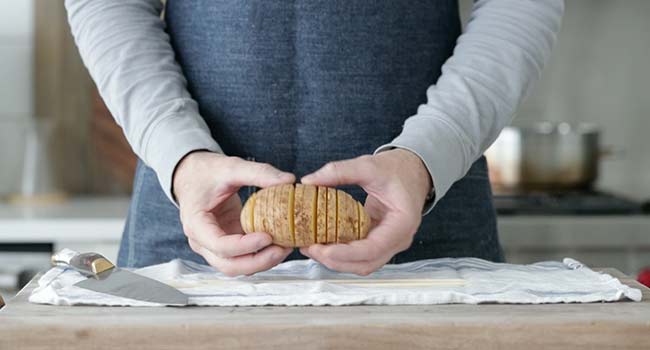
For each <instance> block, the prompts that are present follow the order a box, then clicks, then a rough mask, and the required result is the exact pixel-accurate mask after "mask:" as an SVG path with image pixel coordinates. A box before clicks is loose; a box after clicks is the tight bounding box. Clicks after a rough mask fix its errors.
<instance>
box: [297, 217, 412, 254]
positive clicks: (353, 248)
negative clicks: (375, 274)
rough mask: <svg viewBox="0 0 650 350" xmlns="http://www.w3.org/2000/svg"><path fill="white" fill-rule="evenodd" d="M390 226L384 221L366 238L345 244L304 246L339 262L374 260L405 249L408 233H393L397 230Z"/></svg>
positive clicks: (310, 250)
mask: <svg viewBox="0 0 650 350" xmlns="http://www.w3.org/2000/svg"><path fill="white" fill-rule="evenodd" d="M391 226H392V225H390V224H388V223H385V222H384V223H382V224H380V225H378V226H376V227H374V228H373V229H372V230H371V231H370V232H369V233H368V237H367V238H366V239H362V240H358V241H352V242H348V243H345V244H328V245H322V244H315V245H311V246H309V247H306V251H307V252H309V253H315V254H318V255H319V256H324V257H327V258H328V259H331V260H334V261H341V262H357V261H374V260H377V259H381V258H383V257H385V256H386V255H391V256H392V255H394V254H396V253H397V252H400V251H402V250H404V249H407V248H408V247H409V246H410V245H411V241H412V239H410V238H409V237H410V236H408V235H398V234H395V233H396V232H398V231H396V230H395V229H393V228H392V227H391ZM301 251H302V250H301Z"/></svg>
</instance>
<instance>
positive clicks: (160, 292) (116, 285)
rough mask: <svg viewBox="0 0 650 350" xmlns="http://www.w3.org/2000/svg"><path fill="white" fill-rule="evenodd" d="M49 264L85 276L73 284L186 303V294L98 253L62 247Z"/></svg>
mask: <svg viewBox="0 0 650 350" xmlns="http://www.w3.org/2000/svg"><path fill="white" fill-rule="evenodd" d="M52 265H55V266H64V267H69V268H72V269H74V270H76V271H78V272H80V273H81V274H83V275H84V276H87V277H88V278H87V279H85V280H83V281H80V282H77V283H75V286H77V287H81V288H84V289H88V290H92V291H95V292H100V293H105V294H109V295H115V296H118V297H123V298H129V299H134V300H140V301H148V302H152V303H159V304H165V305H170V306H185V305H187V303H188V297H187V295H185V294H183V293H181V292H180V291H179V290H178V289H176V288H173V287H171V286H169V285H167V284H164V283H162V282H158V281H156V280H154V279H151V278H148V277H145V276H141V275H138V274H136V273H133V272H131V271H128V270H124V269H120V268H118V267H116V266H115V265H113V264H112V263H111V262H110V261H109V260H108V259H106V258H105V257H103V256H102V255H100V254H97V253H78V252H76V251H74V250H71V249H67V248H64V249H62V250H61V251H59V252H58V253H56V254H54V255H52Z"/></svg>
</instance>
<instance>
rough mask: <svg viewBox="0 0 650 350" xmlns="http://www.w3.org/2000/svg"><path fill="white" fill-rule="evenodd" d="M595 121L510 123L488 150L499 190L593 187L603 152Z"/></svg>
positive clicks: (496, 188) (491, 179) (521, 190)
mask: <svg viewBox="0 0 650 350" xmlns="http://www.w3.org/2000/svg"><path fill="white" fill-rule="evenodd" d="M599 138H600V130H599V129H598V128H597V127H596V126H594V125H591V124H578V125H571V124H568V123H538V124H535V125H532V126H529V127H507V128H506V129H504V130H503V132H502V133H501V135H499V137H498V138H497V140H496V141H495V142H494V144H492V146H491V147H490V148H489V149H488V150H487V151H486V153H485V155H486V157H487V159H488V164H489V169H490V171H489V173H490V181H491V183H492V187H493V189H494V191H495V192H529V191H554V192H555V191H558V192H559V191H567V190H584V189H589V188H591V187H592V185H593V183H594V182H595V181H596V178H597V177H598V163H599V160H600V157H601V154H602V153H603V152H601V149H600V145H599Z"/></svg>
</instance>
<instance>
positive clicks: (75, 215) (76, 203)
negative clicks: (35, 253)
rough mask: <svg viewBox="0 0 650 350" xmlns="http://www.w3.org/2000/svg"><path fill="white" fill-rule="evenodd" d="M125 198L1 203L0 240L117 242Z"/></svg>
mask: <svg viewBox="0 0 650 350" xmlns="http://www.w3.org/2000/svg"><path fill="white" fill-rule="evenodd" d="M128 207H129V198H128V197H88V198H71V199H70V200H67V201H65V202H62V203H56V204H48V205H10V204H6V203H1V204H0V238H1V239H2V242H20V243H31V242H48V241H54V240H61V241H93V242H94V241H98V240H99V241H102V240H103V241H119V239H120V237H121V234H122V229H123V227H124V219H125V218H126V213H127V210H128Z"/></svg>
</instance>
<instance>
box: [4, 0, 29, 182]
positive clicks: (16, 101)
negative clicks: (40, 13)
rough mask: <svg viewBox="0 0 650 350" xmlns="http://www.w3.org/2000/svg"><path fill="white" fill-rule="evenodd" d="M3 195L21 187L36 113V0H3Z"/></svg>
mask: <svg viewBox="0 0 650 350" xmlns="http://www.w3.org/2000/svg"><path fill="white" fill-rule="evenodd" d="M0 8H1V9H2V11H0V169H1V170H0V195H2V194H6V193H9V192H15V191H17V190H18V188H19V180H20V172H21V167H22V157H23V152H24V151H23V147H24V133H25V130H26V127H27V123H28V121H29V120H30V118H31V117H32V111H33V103H32V101H33V93H32V71H33V69H32V61H33V60H32V57H33V52H34V48H33V39H32V38H33V1H32V0H18V1H16V0H0Z"/></svg>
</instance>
